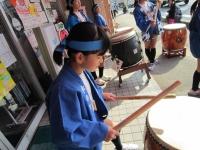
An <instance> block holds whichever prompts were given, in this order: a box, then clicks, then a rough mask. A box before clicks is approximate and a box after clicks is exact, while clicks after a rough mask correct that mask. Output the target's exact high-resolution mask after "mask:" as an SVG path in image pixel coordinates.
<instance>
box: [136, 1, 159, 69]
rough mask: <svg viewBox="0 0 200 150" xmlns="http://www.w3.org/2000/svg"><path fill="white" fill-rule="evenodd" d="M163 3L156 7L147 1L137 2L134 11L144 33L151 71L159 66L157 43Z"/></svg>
mask: <svg viewBox="0 0 200 150" xmlns="http://www.w3.org/2000/svg"><path fill="white" fill-rule="evenodd" d="M160 5H161V1H156V5H155V4H153V3H152V2H150V1H147V0H135V3H134V6H135V9H134V11H133V14H134V18H135V21H136V24H137V26H138V27H139V29H140V30H141V31H142V35H143V38H142V40H143V42H144V45H145V53H146V56H147V58H148V60H149V62H150V66H149V70H153V69H154V67H155V65H156V64H157V60H156V59H155V57H156V43H157V36H158V35H159V33H160V31H161V29H162V27H161V22H160V21H161V14H160V11H159V8H160Z"/></svg>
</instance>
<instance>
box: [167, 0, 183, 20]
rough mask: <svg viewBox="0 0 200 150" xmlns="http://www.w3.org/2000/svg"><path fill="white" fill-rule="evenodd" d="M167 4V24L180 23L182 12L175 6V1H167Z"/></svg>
mask: <svg viewBox="0 0 200 150" xmlns="http://www.w3.org/2000/svg"><path fill="white" fill-rule="evenodd" d="M168 3H169V8H170V9H169V10H168V15H167V17H166V19H167V23H169V24H171V23H178V22H180V21H181V17H182V12H181V9H180V8H179V7H178V6H176V2H175V0H168Z"/></svg>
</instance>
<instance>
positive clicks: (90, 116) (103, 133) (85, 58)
mask: <svg viewBox="0 0 200 150" xmlns="http://www.w3.org/2000/svg"><path fill="white" fill-rule="evenodd" d="M77 34H78V35H79V36H77ZM109 47H110V40H109V38H108V36H107V35H106V34H105V32H104V31H103V30H102V29H101V28H99V27H97V26H96V25H95V24H93V23H90V22H82V23H79V24H77V25H75V26H74V27H73V28H72V29H71V32H70V33H69V36H68V37H67V38H66V39H65V40H64V41H62V42H61V43H60V45H58V46H57V47H56V49H55V51H57V52H59V53H54V55H53V58H54V61H55V62H56V63H57V64H58V65H62V64H63V61H64V65H63V67H62V69H61V71H60V73H59V75H58V76H57V78H56V79H55V80H54V82H53V84H52V85H51V87H50V89H49V91H48V93H47V96H46V103H47V109H48V113H49V118H50V124H51V128H52V138H53V142H54V143H55V144H56V146H57V148H58V150H101V149H102V141H104V140H105V141H107V142H108V141H110V140H112V142H113V143H114V145H115V147H116V149H117V150H134V149H137V148H138V146H137V145H134V144H129V145H127V144H122V143H121V141H120V137H119V132H118V131H116V130H114V129H113V126H114V124H113V122H112V121H111V120H109V119H107V116H108V110H107V107H106V104H105V102H104V99H105V100H106V101H114V100H115V99H116V96H115V95H113V94H112V93H103V91H102V89H101V87H99V86H98V85H97V84H96V83H95V81H94V79H93V77H92V76H91V74H90V71H94V70H96V68H97V67H98V66H99V64H100V63H101V62H102V59H103V58H102V57H103V55H104V54H105V52H106V51H107V50H108V48H109ZM64 49H68V56H69V58H68V59H64V57H63V55H62V53H63V51H64ZM58 54H60V55H58Z"/></svg>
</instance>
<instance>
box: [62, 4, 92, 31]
mask: <svg viewBox="0 0 200 150" xmlns="http://www.w3.org/2000/svg"><path fill="white" fill-rule="evenodd" d="M86 21H90V19H89V18H88V17H87V15H86V14H85V12H84V11H83V10H81V1H80V0H71V7H70V11H69V16H68V19H67V21H66V22H65V28H66V29H67V30H68V32H70V30H71V28H72V27H73V26H75V25H76V24H78V23H80V22H86Z"/></svg>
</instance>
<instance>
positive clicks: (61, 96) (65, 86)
mask: <svg viewBox="0 0 200 150" xmlns="http://www.w3.org/2000/svg"><path fill="white" fill-rule="evenodd" d="M84 74H85V76H86V78H87V79H88V81H89V83H90V86H91V91H92V96H93V98H94V100H95V103H96V107H97V111H94V110H93V107H92V104H91V101H90V99H89V95H88V93H87V91H86V89H85V86H84V84H83V82H82V80H81V78H80V77H79V76H78V75H77V74H76V73H75V72H74V70H73V69H72V68H71V67H70V66H69V65H68V64H65V65H64V66H63V68H62V70H61V72H60V73H59V75H58V77H57V78H56V80H55V81H54V83H53V84H52V86H51V87H50V90H49V91H48V94H47V97H46V100H47V108H48V112H49V116H50V123H51V127H52V137H53V142H54V143H55V144H56V145H57V147H58V149H59V150H101V149H102V141H103V140H104V139H105V137H106V134H107V132H108V127H107V125H105V124H104V123H103V120H104V119H105V118H106V117H107V115H108V110H107V108H106V105H105V102H104V99H103V91H102V89H101V88H100V87H99V86H97V85H96V83H95V82H94V80H93V77H92V76H91V74H90V73H89V72H88V71H84Z"/></svg>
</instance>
